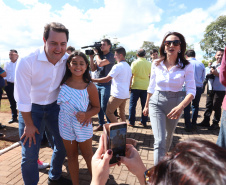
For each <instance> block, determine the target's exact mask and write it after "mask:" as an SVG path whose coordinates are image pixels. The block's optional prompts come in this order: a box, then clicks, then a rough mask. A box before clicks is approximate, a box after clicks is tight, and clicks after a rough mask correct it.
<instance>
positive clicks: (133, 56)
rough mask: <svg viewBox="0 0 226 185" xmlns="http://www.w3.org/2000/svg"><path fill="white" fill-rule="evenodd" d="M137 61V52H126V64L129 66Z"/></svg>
mask: <svg viewBox="0 0 226 185" xmlns="http://www.w3.org/2000/svg"><path fill="white" fill-rule="evenodd" d="M136 59H137V53H136V51H129V52H126V62H128V64H129V65H131V63H132V62H133V61H134V60H136Z"/></svg>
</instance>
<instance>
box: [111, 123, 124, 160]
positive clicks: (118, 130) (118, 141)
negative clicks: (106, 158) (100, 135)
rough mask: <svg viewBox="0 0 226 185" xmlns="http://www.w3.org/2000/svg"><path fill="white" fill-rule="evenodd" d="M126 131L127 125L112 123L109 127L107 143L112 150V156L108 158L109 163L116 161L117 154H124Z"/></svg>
mask: <svg viewBox="0 0 226 185" xmlns="http://www.w3.org/2000/svg"><path fill="white" fill-rule="evenodd" d="M126 132H127V125H126V124H122V125H115V126H114V125H113V126H111V127H110V136H109V137H110V139H109V145H110V148H111V150H112V151H113V156H112V158H111V160H110V164H113V163H117V162H118V161H117V157H118V156H125V149H126Z"/></svg>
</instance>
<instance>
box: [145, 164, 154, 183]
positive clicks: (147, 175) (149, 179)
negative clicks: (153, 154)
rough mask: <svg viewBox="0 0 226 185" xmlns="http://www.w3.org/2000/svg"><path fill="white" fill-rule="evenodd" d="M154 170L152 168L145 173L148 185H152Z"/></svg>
mask: <svg viewBox="0 0 226 185" xmlns="http://www.w3.org/2000/svg"><path fill="white" fill-rule="evenodd" d="M153 170H154V167H152V168H150V169H148V170H146V171H145V172H144V179H145V184H147V185H148V184H151V174H152V173H151V172H152V171H153Z"/></svg>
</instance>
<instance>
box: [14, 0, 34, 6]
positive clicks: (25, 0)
mask: <svg viewBox="0 0 226 185" xmlns="http://www.w3.org/2000/svg"><path fill="white" fill-rule="evenodd" d="M17 1H18V2H20V3H21V4H24V5H35V4H37V3H38V0H17Z"/></svg>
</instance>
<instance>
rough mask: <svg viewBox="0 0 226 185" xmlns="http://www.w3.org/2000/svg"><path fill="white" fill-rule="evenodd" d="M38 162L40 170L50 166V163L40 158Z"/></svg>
mask: <svg viewBox="0 0 226 185" xmlns="http://www.w3.org/2000/svg"><path fill="white" fill-rule="evenodd" d="M37 162H38V169H39V170H43V169H45V168H48V167H50V165H49V163H44V162H42V161H40V160H39V159H38V161H37Z"/></svg>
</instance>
